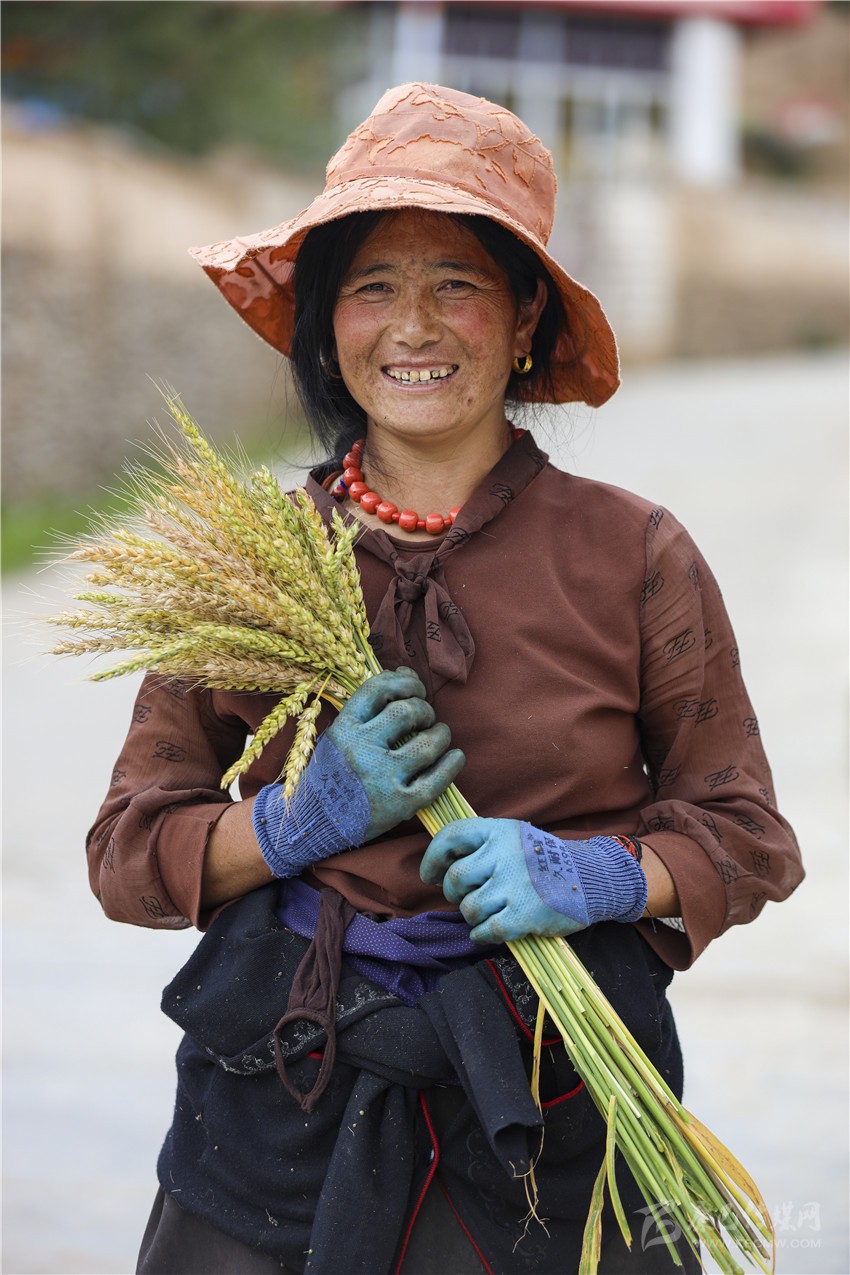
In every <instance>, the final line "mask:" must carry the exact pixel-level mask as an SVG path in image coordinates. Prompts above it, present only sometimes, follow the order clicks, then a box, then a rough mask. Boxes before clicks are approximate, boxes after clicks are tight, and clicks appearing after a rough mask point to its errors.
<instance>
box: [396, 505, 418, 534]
mask: <svg viewBox="0 0 850 1275" xmlns="http://www.w3.org/2000/svg"><path fill="white" fill-rule="evenodd" d="M418 522H419V516H418V514H417V513H416V512H415V510H413V509H402V511H401V513H400V514H399V516H398V525H399V526H400V527H401V529H402V531H415V530H416V527H417V524H418Z"/></svg>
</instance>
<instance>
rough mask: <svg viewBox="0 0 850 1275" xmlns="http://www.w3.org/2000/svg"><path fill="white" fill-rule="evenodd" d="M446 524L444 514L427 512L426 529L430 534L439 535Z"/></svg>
mask: <svg viewBox="0 0 850 1275" xmlns="http://www.w3.org/2000/svg"><path fill="white" fill-rule="evenodd" d="M445 525H446V520H445V518H444V517H443V515H442V514H427V515H426V517H425V530H426V531H427V532H428V535H429V536H438V535H439V534H440V532H441V531H442V530H443V527H444V526H445Z"/></svg>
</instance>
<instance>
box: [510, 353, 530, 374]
mask: <svg viewBox="0 0 850 1275" xmlns="http://www.w3.org/2000/svg"><path fill="white" fill-rule="evenodd" d="M512 366H513V369H514V371H515V372H516V373H517V374H518V375H519V376H527V375H528V373H529V372H530V371H531V369H532V366H533V360H532V358H531V355H530V354H525V355H523V359H522V362H521V363H520V361H519V355H517V356H516V358H515V359H514V361H513V365H512Z"/></svg>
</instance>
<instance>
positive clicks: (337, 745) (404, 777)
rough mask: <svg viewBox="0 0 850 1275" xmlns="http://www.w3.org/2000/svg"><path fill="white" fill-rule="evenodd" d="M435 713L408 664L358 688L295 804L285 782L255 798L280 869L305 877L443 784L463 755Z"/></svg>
mask: <svg viewBox="0 0 850 1275" xmlns="http://www.w3.org/2000/svg"><path fill="white" fill-rule="evenodd" d="M435 717H436V714H435V713H434V710H433V708H432V707H431V705H430V704H429V703H428V702H427V700H426V699H425V687H424V686H423V685H422V683H421V681H420V680H419V678H418V677H417V676H416V674H415V673H413V672H412V670H410V669H398V670H397V671H396V672H394V673H393V672H387V673H379V674H378V675H377V676H375V677H372V678H370V679H369V681H368V682H366V683H365V684H364V685H363V686H361V687H360V688H359V689H358V690H357V691H355V692H354V694H353V695H352V696H351V699H350V700H348V702H347V703H346V704H345V705H344V706H343V708H342V709H341V711H340V714H339V716H338V717H337V718H336V720H335V721H334V722H333V723H332V724H331V725H330V726H329V727H328V729H327V730H326V731H325V732H324V734H323V735H321V736H320V738H319V740H318V742H317V744H316V747H315V749H314V751H313V755H312V757H311V758H310V761H309V763H308V765H307V768H306V770H305V771H304V774H303V775H302V777H301V782H300V783H299V785H298V788H297V789H296V791H295V793H294V794H293V797H292V799H291V800H290V801H289V803H287V802H286V800H285V799H284V796H283V787H282V785H281V784H268V785H267V786H266V787H265V788H261V789H260V791H259V793H258V794H257V796H256V798H255V801H254V810H253V815H252V823H253V827H254V833H255V835H256V837H257V843H258V844H259V847H260V850H261V852H262V855H263V858H264V859H265V861H266V863H267V864H268V865H269V867H270V868H271V870H272V872H273V873H274V874H275V876H277V877H295V876H298V875H300V873H302V872H303V871H304V870H305V868H308V867H309V866H310V865H311V864H313V863H316V862H317V861H318V860H320V859H326V858H327V857H328V856H329V855H332V854H339V853H340V852H341V851H343V850H350V849H351V848H352V846H359V845H362V844H363V842H364V841H370V840H371V839H372V838H373V837H377V836H380V834H381V833H382V832H387V831H389V829H390V828H394V827H395V825H396V824H397V823H401V822H402V821H403V820H405V819H410V818H412V817H413V815H415V814H416V811H417V810H420V809H421V808H422V807H423V806H427V805H429V804H430V802H432V801H434V800H435V799H436V798H437V797H438V796H439V795H440V794H441V793H442V792H444V791H445V789H446V788H448V786H449V784H450V783H451V782H452V780H453V779H454V778H455V776H456V775H457V774H459V772H460V770H461V767H462V766H463V764H464V760H465V758H464V755H463V753H462V752H461V751H460V749H458V748H453V749H450V748H449V744H450V741H451V735H450V732H449V728H448V727H447V726H445V725H443V724H442V723H440V722H436V721H435ZM408 735H410V736H411V738H410V739H407V742H406V743H403V744H401V743H400V741H401V740H403V739H406V737H407V736H408Z"/></svg>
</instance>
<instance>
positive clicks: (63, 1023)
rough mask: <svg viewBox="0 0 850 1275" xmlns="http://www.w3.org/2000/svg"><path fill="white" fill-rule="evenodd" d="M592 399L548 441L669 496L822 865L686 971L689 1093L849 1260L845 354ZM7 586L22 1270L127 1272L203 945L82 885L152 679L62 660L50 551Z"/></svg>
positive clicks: (794, 1213) (811, 852) (16, 1197)
mask: <svg viewBox="0 0 850 1275" xmlns="http://www.w3.org/2000/svg"><path fill="white" fill-rule="evenodd" d="M571 419H572V427H571V431H570V437H569V438H568V437H567V434H568V423H567V422H565V421H564V420H563V419H561V420H560V422H559V423H558V424H557V425H553V424H552V423H551V422H550V423H545V422H544V423H542V424H541V427H540V429H538V430H536V433H537V436H538V438H539V439H540V441H541V443H542V445H543V446H546V447H548V448H549V450H550V451H552V452H553V454H557V455H558V457H559V458H560V462H561V463H562V464H563V465H564V466H565V467H568V468H573V469H575V470H577V471H578V472H580V473H583V474H587V475H591V476H593V477H598V478H602V479H604V480H606V481H609V482H614V483H618V484H620V485H621V486H626V487H630V488H633V489H635V490H637V491H640V492H641V493H642V494H644V495H647V496H649V497H651V498H653V499H655V500H658V501H659V502H661V503H663V504H666V505H667V506H668V507H669V508H670V509H671V510H672V511H673V512H674V513H675V514H676V515H677V517H679V518H680V519H681V520H682V521H683V522H684V523H685V524H686V525H687V526H688V528H689V529H690V530H691V532H692V533H693V535H694V536H695V538H696V539H697V541H698V543H699V544H700V545H701V547H702V549H703V551H704V552H705V554H706V556H707V557H708V559H709V561H710V562H711V564H712V566H713V568H714V570H715V572H716V574H717V576H718V578H719V580H720V583H721V586H722V588H723V591H724V595H725V597H726V600H727V604H728V606H729V610H730V613H731V615H732V618H733V622H734V623H735V627H736V629H737V634H738V639H739V644H740V647H741V651H742V657H743V667H744V672H745V675H746V677H747V681H748V684H749V687H750V691H751V694H752V697H753V700H754V702H755V705H756V710H757V712H758V715H759V718H760V722H761V727H762V733H763V735H764V738H765V743H766V746H767V749H768V754H769V756H770V758H771V761H772V764H773V769H774V774H775V779H776V784H777V789H778V793H779V799H780V805H781V806H782V808H783V810H784V813H785V814H786V815H787V816H788V817H789V818H790V819H791V821H792V822H793V823H794V825H795V827H796V828H797V831H798V835H799V839H800V842H801V844H802V847H803V851H804V854H805V857H806V861H807V865H808V872H809V876H808V879H807V881H806V883H805V884H804V886H803V887H801V889H800V890H799V891H798V893H797V894H796V895H795V896H794V898H793V899H792V900H790V901H789V902H788V903H787V904H784V905H783V906H781V907H773V908H770V909H769V910H768V912H767V913H766V914H764V915H763V916H762V917H761V918H760V919H759V921H758V922H757V923H756V925H755V926H753V927H746V928H743V929H740V930H736V931H733V932H731V933H730V934H728V935H726V936H724V938H723V939H722V940H721V941H720V942H718V943H716V944H715V945H714V946H713V947H712V948H710V949H709V951H708V952H707V953H706V954H705V955H704V956H703V957H702V958H701V960H700V962H699V963H698V965H697V967H696V968H695V969H694V970H692V971H691V972H689V973H688V974H687V975H685V976H682V977H681V978H679V979H678V980H677V982H676V984H675V985H674V990H673V999H674V1005H675V1008H676V1012H677V1016H678V1020H679V1024H680V1030H681V1034H682V1037H683V1040H684V1045H685V1056H686V1084H687V1091H686V1101H687V1103H688V1105H689V1106H690V1107H691V1108H692V1109H693V1110H694V1111H695V1112H696V1113H697V1114H698V1115H699V1116H700V1117H701V1118H702V1119H703V1120H704V1121H705V1122H706V1123H707V1124H708V1125H709V1126H710V1127H711V1128H712V1129H713V1130H714V1132H715V1133H716V1134H717V1135H718V1136H719V1137H721V1138H722V1139H723V1140H724V1141H725V1142H727V1144H728V1145H729V1146H730V1147H731V1148H732V1149H733V1150H734V1151H735V1152H736V1154H737V1155H738V1156H739V1158H740V1159H741V1160H742V1161H743V1162H744V1164H745V1165H746V1166H747V1167H748V1168H749V1170H750V1171H751V1173H752V1174H753V1176H754V1177H755V1179H756V1181H757V1182H758V1183H759V1185H760V1186H761V1188H762V1191H763V1193H764V1195H765V1197H766V1199H767V1201H768V1203H769V1204H770V1206H771V1207H772V1209H773V1212H774V1217H775V1220H776V1222H777V1229H778V1238H779V1253H778V1270H779V1271H780V1272H784V1275H809V1273H812V1275H814V1273H816V1272H824V1273H826V1275H848V1272H850V1255H849V1254H848V1242H847V1240H848V1234H847V1216H848V1208H847V1127H848V1110H847V1063H848V1057H847V1014H846V1008H847V988H846V972H847V791H846V776H847V751H848V750H847V658H846V657H847V647H846V637H847V562H846V544H847V534H846V533H847V521H846V512H847V424H848V390H847V365H846V361H845V360H843V359H841V358H839V357H837V356H835V355H820V356H810V357H788V358H776V359H767V360H763V361H756V362H746V363H740V364H736V363H724V364H718V363H710V364H699V365H692V366H675V367H670V368H663V369H654V370H651V371H644V372H635V373H632V374H631V375H630V376H629V377H628V381H627V385H626V387H625V388H624V389H623V390H621V391H620V393H619V394H618V395H617V397H616V398H615V399H614V401H613V402H612V403H611V404H610V405H609V406H608V407H606V408H605V409H603V410H602V411H601V412H599V413H591V412H588V411H586V410H585V409H580V410H577V411H576V412H575V413H573V415H572V418H571ZM3 602H4V610H5V699H6V712H5V735H4V742H5V758H4V760H5V767H4V838H5V940H4V943H5V962H4V978H5V1085H4V1103H5V1117H4V1136H5V1157H4V1169H5V1185H4V1212H5V1217H4V1228H3V1229H4V1261H3V1270H4V1271H5V1272H6V1275H126V1273H127V1272H129V1271H131V1270H132V1268H133V1262H134V1256H135V1251H136V1247H137V1244H138V1239H139V1236H140V1234H141V1231H142V1228H143V1225H144V1221H145V1218H146V1215H147V1210H148V1207H149V1203H150V1199H151V1197H152V1194H153V1189H154V1162H155V1158H156V1154H157V1151H158V1148H159V1144H160V1142H161V1139H162V1136H163V1133H164V1131H165V1128H166V1125H167V1121H168V1112H169V1104H170V1101H171V1096H172V1066H171V1058H172V1055H173V1051H174V1048H175V1046H176V1043H177V1035H176V1029H173V1028H172V1027H171V1025H170V1024H169V1023H168V1022H167V1020H165V1019H164V1018H162V1017H161V1015H160V1014H159V1012H158V1008H157V1007H158V998H159V992H160V989H161V987H162V986H163V985H164V983H165V982H167V981H168V979H169V978H170V977H171V975H172V973H173V972H174V970H175V969H176V968H177V967H178V965H179V964H180V963H181V962H182V961H183V959H184V958H185V957H186V955H187V954H188V952H189V951H190V950H191V948H192V946H193V944H194V941H195V940H194V937H193V935H192V934H186V933H181V934H168V933H163V932H150V931H145V930H134V929H130V928H128V927H121V926H116V925H112V924H110V923H109V922H107V921H105V920H104V919H103V917H102V915H101V913H100V911H99V909H98V907H97V905H96V903H95V902H94V899H93V898H92V897H91V895H90V894H89V893H88V888H87V884H86V880H85V867H84V858H83V849H82V847H83V839H84V835H85V830H86V828H87V825H88V823H89V822H90V819H91V817H92V815H93V813H94V811H95V810H96V808H97V806H98V804H99V802H100V800H101V797H102V795H103V793H104V791H105V787H106V783H107V779H108V776H109V773H110V771H111V768H112V762H113V759H114V756H115V754H116V753H117V751H118V748H119V747H120V744H121V741H122V739H123V735H124V730H125V724H126V722H127V721H128V718H129V709H130V704H131V701H132V698H133V694H134V687H133V686H132V685H130V684H129V683H128V684H127V685H124V684H122V683H115V684H104V685H101V686H91V685H87V684H85V683H83V682H82V680H81V679H82V677H83V675H84V673H85V668H84V667H83V666H82V664H81V663H80V662H77V663H67V662H63V661H59V660H52V659H47V658H45V657H44V656H43V654H42V652H43V649H44V647H45V638H44V633H43V632H41V631H39V626H38V625H37V624H33V623H30V622H29V621H30V619H31V617H34V616H37V615H38V614H42V613H44V611H45V610H47V611H53V610H57V609H58V608H59V605H60V596H59V595H58V594H57V592H56V580H55V577H54V576H53V575H52V574H51V573H45V574H43V575H41V576H39V577H29V576H28V577H27V578H26V579H21V580H11V581H8V582H7V583H6V585H5V587H4V591H3ZM211 1275H212V1273H211ZM340 1275H346V1273H345V1271H344V1270H341V1271H340ZM447 1275H451V1272H447Z"/></svg>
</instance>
